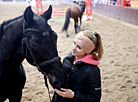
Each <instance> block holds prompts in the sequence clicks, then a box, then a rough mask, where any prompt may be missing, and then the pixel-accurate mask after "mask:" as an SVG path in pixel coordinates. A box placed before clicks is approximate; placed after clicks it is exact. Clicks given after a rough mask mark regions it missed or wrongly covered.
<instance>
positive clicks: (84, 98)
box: [73, 67, 101, 102]
mask: <svg viewBox="0 0 138 102" xmlns="http://www.w3.org/2000/svg"><path fill="white" fill-rule="evenodd" d="M87 90H88V92H87V93H82V92H81V91H76V92H75V95H74V98H73V100H74V101H75V102H100V99H101V78H100V70H99V68H98V67H96V68H94V69H93V70H92V71H91V72H90V74H89V77H88V80H87Z"/></svg>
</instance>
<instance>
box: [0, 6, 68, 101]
mask: <svg viewBox="0 0 138 102" xmlns="http://www.w3.org/2000/svg"><path fill="white" fill-rule="evenodd" d="M51 14H52V6H51V5H50V6H49V8H48V10H47V11H46V12H44V13H43V15H40V16H39V15H37V14H35V13H33V11H32V9H31V7H30V6H29V7H27V8H26V10H25V11H24V14H23V15H22V16H20V17H16V18H14V19H12V20H8V21H5V22H3V23H2V24H0V102H3V101H5V100H6V99H7V98H8V99H9V101H10V102H20V100H21V97H22V89H23V88H24V85H25V81H26V75H25V70H24V68H23V66H22V62H23V60H24V59H25V58H26V60H27V61H28V63H30V64H31V65H35V66H36V67H37V68H38V70H39V71H40V72H41V73H42V74H44V75H45V76H46V75H47V76H48V79H49V82H50V84H51V85H52V87H53V88H58V89H59V88H61V87H65V85H66V82H67V75H66V73H65V71H64V69H63V67H62V64H61V61H60V57H58V52H57V34H56V33H55V32H54V31H53V30H52V29H51V27H50V25H48V23H47V21H48V20H49V19H50V18H51ZM45 78H46V77H45Z"/></svg>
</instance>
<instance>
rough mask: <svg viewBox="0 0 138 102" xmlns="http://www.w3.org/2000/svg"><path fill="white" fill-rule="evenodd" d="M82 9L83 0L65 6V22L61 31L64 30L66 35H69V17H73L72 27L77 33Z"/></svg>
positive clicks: (83, 7) (83, 5)
mask: <svg viewBox="0 0 138 102" xmlns="http://www.w3.org/2000/svg"><path fill="white" fill-rule="evenodd" d="M77 4H78V5H77ZM84 11H85V1H79V2H78V3H76V5H70V6H67V8H66V18H65V23H64V25H63V28H62V31H66V35H67V37H69V35H68V32H67V29H68V26H69V23H70V17H71V18H73V19H74V29H75V32H76V33H77V28H80V26H81V24H82V21H81V19H82V15H83V12H84ZM78 18H80V26H78Z"/></svg>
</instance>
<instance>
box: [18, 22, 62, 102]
mask: <svg viewBox="0 0 138 102" xmlns="http://www.w3.org/2000/svg"><path fill="white" fill-rule="evenodd" d="M28 31H33V32H40V31H39V30H38V29H34V28H27V29H25V21H23V34H24V35H25V33H26V32H28ZM27 49H28V50H29V52H30V55H31V57H32V59H33V61H34V63H33V65H35V66H36V67H37V68H38V71H40V72H41V73H42V74H43V75H44V80H45V86H46V87H47V89H48V93H49V98H50V102H51V97H50V92H49V87H48V84H47V78H48V74H47V73H46V72H45V71H44V70H43V69H42V67H44V66H47V65H50V64H53V63H58V62H59V61H60V59H61V58H60V57H59V56H57V57H54V58H53V59H49V60H47V61H44V62H41V63H39V61H38V60H37V58H36V57H35V55H34V54H33V52H32V50H31V48H30V46H29V44H28V39H27V37H26V36H24V37H23V38H22V49H21V53H22V54H23V55H25V54H27V53H26V52H27ZM24 51H25V52H24ZM25 56H27V55H25Z"/></svg>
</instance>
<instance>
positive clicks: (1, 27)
mask: <svg viewBox="0 0 138 102" xmlns="http://www.w3.org/2000/svg"><path fill="white" fill-rule="evenodd" d="M20 18H22V16H19V17H16V18H14V19H10V20H7V21H3V23H2V24H0V39H1V37H2V36H3V34H4V33H3V32H4V30H5V29H7V28H8V27H9V26H11V25H12V24H14V23H15V22H17V21H18V19H20Z"/></svg>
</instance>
